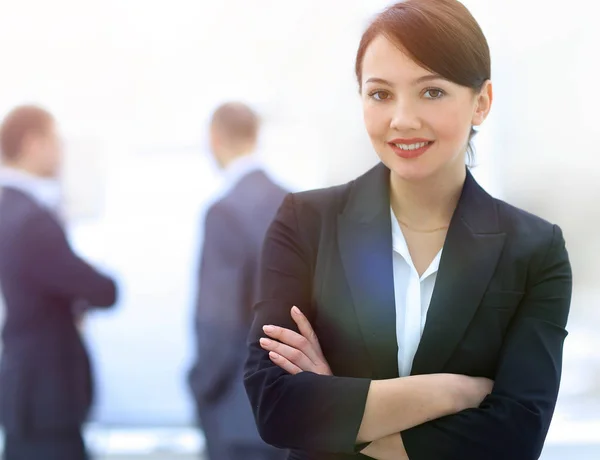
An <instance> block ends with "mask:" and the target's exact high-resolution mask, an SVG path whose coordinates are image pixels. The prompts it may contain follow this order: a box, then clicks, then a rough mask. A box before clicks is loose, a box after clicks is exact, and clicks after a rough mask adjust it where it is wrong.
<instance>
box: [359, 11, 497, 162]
mask: <svg viewBox="0 0 600 460" xmlns="http://www.w3.org/2000/svg"><path fill="white" fill-rule="evenodd" d="M379 35H383V36H385V37H386V38H387V39H388V40H390V41H391V42H393V43H395V44H396V45H397V46H399V47H400V48H401V49H402V51H404V52H405V53H407V54H408V55H409V56H410V57H411V58H412V59H413V60H414V61H415V62H416V63H417V64H419V65H420V66H422V67H423V68H425V69H427V70H429V71H431V72H433V73H436V74H438V75H440V76H442V77H443V78H445V79H446V80H448V81H451V82H453V83H456V84H458V85H461V86H465V87H468V88H472V89H473V90H475V91H479V90H481V88H482V87H483V85H484V83H485V82H486V81H487V80H489V79H490V78H491V73H492V72H491V59H490V49H489V46H488V43H487V40H486V38H485V35H484V34H483V32H482V30H481V28H480V27H479V24H478V23H477V21H476V20H475V18H474V17H473V16H472V15H471V13H470V12H469V10H467V8H466V7H465V6H464V5H463V4H462V3H460V2H459V1H458V0H406V1H404V2H400V3H396V4H395V5H392V6H389V7H388V8H386V9H385V10H384V11H383V12H381V13H380V14H378V15H377V16H376V17H375V19H374V20H373V21H372V22H371V24H370V25H369V27H368V28H367V30H366V31H365V33H364V34H363V36H362V39H361V41H360V45H359V47H358V52H357V54H356V67H355V70H356V78H357V79H358V85H359V89H360V90H362V64H363V59H364V56H365V52H366V50H367V48H368V47H369V45H370V44H371V42H372V41H373V40H374V39H375V38H376V37H377V36H379ZM475 133H476V131H475V130H474V129H473V128H471V134H470V137H469V140H470V139H471V138H472V137H473V135H474V134H475ZM468 154H469V157H470V159H472V156H473V150H472V146H471V145H470V143H469V148H468Z"/></svg>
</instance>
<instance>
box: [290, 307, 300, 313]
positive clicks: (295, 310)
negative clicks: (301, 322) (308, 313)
mask: <svg viewBox="0 0 600 460" xmlns="http://www.w3.org/2000/svg"><path fill="white" fill-rule="evenodd" d="M292 313H294V314H295V315H301V314H302V312H300V309H298V307H293V308H292Z"/></svg>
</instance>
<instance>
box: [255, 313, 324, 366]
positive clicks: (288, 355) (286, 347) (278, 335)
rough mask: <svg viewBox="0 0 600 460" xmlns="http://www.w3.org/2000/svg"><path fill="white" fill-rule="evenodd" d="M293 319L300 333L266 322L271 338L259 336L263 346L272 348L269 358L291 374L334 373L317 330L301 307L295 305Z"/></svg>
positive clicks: (267, 348) (265, 330)
mask: <svg viewBox="0 0 600 460" xmlns="http://www.w3.org/2000/svg"><path fill="white" fill-rule="evenodd" d="M292 319H293V320H294V322H295V323H296V324H297V325H298V330H299V331H300V334H298V333H297V332H294V331H292V330H290V329H286V328H283V327H279V326H271V325H268V326H264V327H263V331H264V332H265V334H267V335H268V336H269V337H270V338H271V339H275V340H271V339H268V338H262V339H260V346H261V347H263V348H264V349H265V350H267V351H268V352H269V358H270V359H271V361H273V362H274V363H275V364H277V365H278V366H279V367H281V368H282V369H283V370H285V371H287V372H289V373H290V374H298V373H299V372H303V371H308V372H314V373H315V374H320V375H333V374H332V373H331V369H330V368H329V364H328V363H327V360H326V359H325V356H323V352H322V351H321V345H319V339H318V338H317V334H315V331H314V330H313V328H312V326H311V325H310V322H309V321H308V319H307V318H306V316H304V315H303V314H302V312H301V311H300V310H299V309H298V307H293V308H292Z"/></svg>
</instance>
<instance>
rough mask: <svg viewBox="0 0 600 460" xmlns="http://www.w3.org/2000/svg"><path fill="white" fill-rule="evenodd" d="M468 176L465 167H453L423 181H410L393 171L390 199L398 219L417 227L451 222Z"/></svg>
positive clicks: (431, 226)
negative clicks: (451, 169)
mask: <svg viewBox="0 0 600 460" xmlns="http://www.w3.org/2000/svg"><path fill="white" fill-rule="evenodd" d="M465 178H466V169H465V167H464V166H463V167H461V168H460V169H455V168H453V171H443V172H440V173H439V174H437V175H436V176H434V177H430V178H428V179H426V180H421V181H407V180H404V179H402V178H400V177H399V176H398V175H396V174H395V173H394V172H393V171H392V172H391V177H390V191H391V196H390V201H391V205H392V209H393V211H394V214H395V215H396V217H397V218H398V219H399V220H402V221H403V222H405V223H407V224H409V225H412V226H414V227H416V228H422V229H430V228H436V227H442V226H447V225H449V224H450V220H451V219H452V214H453V213H454V210H455V209H456V205H457V204H458V200H459V198H460V194H461V192H462V188H463V185H464V182H465Z"/></svg>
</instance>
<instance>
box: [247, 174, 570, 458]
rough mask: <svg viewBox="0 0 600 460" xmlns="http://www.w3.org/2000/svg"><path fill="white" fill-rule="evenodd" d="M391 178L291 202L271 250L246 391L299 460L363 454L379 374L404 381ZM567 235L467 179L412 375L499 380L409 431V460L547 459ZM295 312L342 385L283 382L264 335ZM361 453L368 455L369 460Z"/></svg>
mask: <svg viewBox="0 0 600 460" xmlns="http://www.w3.org/2000/svg"><path fill="white" fill-rule="evenodd" d="M389 174H390V172H389V170H388V169H387V168H386V167H385V166H383V165H382V164H379V165H378V166H376V167H375V168H373V169H372V170H370V171H369V172H367V173H366V174H365V175H363V176H361V177H359V178H358V179H356V180H354V181H352V182H350V183H348V184H346V185H342V186H338V187H333V188H329V189H324V190H316V191H311V192H304V193H299V194H294V195H289V196H287V197H286V199H285V201H284V203H283V204H282V206H281V208H280V210H279V212H278V214H277V217H276V219H275V221H274V222H273V224H272V225H271V227H270V229H269V231H268V233H267V236H266V240H265V243H264V249H263V255H262V264H261V282H260V288H259V295H260V299H261V300H260V302H258V303H257V304H256V306H255V319H254V324H253V327H252V329H251V332H250V336H249V341H250V345H249V346H250V355H249V358H248V361H247V364H246V375H245V385H246V390H247V392H248V395H249V398H250V401H251V402H252V407H253V409H254V414H255V417H256V421H257V424H258V428H259V432H260V433H261V435H262V436H263V438H264V439H265V440H266V441H267V442H269V443H272V444H275V445H278V446H282V447H288V448H291V449H295V450H296V452H294V453H293V454H292V457H290V458H296V459H344V458H348V459H349V458H350V457H351V454H352V453H353V451H354V449H355V439H356V435H357V432H358V429H359V426H360V423H361V420H362V416H363V412H364V407H365V401H366V397H367V392H368V388H369V383H370V380H371V379H389V378H394V377H398V367H397V350H398V345H397V342H396V334H395V324H396V318H395V307H394V302H395V299H394V285H393V265H392V236H391V217H390V201H389ZM571 284H572V282H571V268H570V264H569V260H568V256H567V251H566V249H565V242H564V240H563V236H562V233H561V230H560V228H559V227H557V226H556V225H552V224H550V223H548V222H546V221H544V220H542V219H540V218H538V217H536V216H533V215H531V214H528V213H526V212H524V211H521V210H519V209H516V208H514V207H512V206H510V205H508V204H506V203H504V202H502V201H499V200H496V199H494V198H492V197H491V196H490V195H488V194H487V193H486V192H485V191H484V190H483V189H482V188H481V187H480V186H479V185H478V184H477V183H476V182H475V180H474V179H473V177H472V176H471V174H470V173H468V174H467V178H466V181H465V183H464V186H463V191H462V194H461V197H460V200H459V203H458V206H457V209H456V211H455V213H454V215H453V217H452V221H451V223H450V228H449V230H448V234H447V237H446V241H445V244H444V249H443V252H442V258H441V262H440V267H439V271H438V274H437V281H436V285H435V289H434V292H433V297H432V299H431V304H430V307H429V311H428V314H427V320H426V325H425V329H424V332H423V336H422V338H421V342H420V344H419V347H418V350H417V353H416V356H415V359H414V362H413V367H412V374H413V375H414V374H428V373H439V372H448V373H457V374H466V375H471V376H483V377H488V378H491V379H494V380H495V385H494V389H493V392H492V393H491V394H490V395H489V396H488V397H486V398H485V400H484V401H483V403H482V404H481V406H480V407H479V408H476V409H469V410H465V411H462V412H460V413H458V414H455V415H451V416H448V417H443V418H440V419H437V420H434V421H431V422H428V423H425V424H423V425H420V426H417V427H414V428H412V429H409V430H406V431H404V432H402V438H403V441H404V444H405V447H406V450H407V453H408V455H409V457H410V459H411V460H434V459H435V460H466V459H469V460H470V459H486V460H493V459H499V460H500V459H502V460H505V459H511V460H519V459H523V460H532V459H535V458H538V457H539V455H540V452H541V449H542V446H543V443H544V439H545V436H546V433H547V430H548V427H549V424H550V420H551V418H552V413H553V410H554V406H555V403H556V398H557V393H558V388H559V381H560V374H561V362H562V346H563V341H564V339H565V336H566V335H567V332H566V330H565V325H566V322H567V316H568V312H569V304H570V298H571ZM292 305H298V307H300V308H301V309H302V310H303V311H304V312H305V313H306V314H307V316H308V318H309V319H310V321H311V323H312V325H313V326H314V328H315V332H316V334H317V336H318V337H319V340H320V343H321V346H322V348H323V352H324V354H325V357H326V358H327V360H328V362H329V364H330V366H331V369H332V371H333V373H334V375H335V377H331V376H319V375H315V374H313V373H309V372H303V373H300V374H298V375H294V376H292V375H288V374H287V373H286V372H285V371H283V370H281V369H280V368H278V367H277V366H275V365H274V364H272V363H271V361H270V360H269V358H268V354H267V352H265V351H264V350H263V349H262V348H261V347H260V345H259V343H258V340H259V338H260V337H262V336H264V335H263V332H262V330H261V328H262V326H263V325H264V324H276V325H280V326H284V327H287V328H291V329H294V330H297V329H296V328H295V325H294V322H293V321H292V319H291V317H290V313H289V311H290V308H291V306H292ZM361 457H363V458H365V457H364V456H361Z"/></svg>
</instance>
